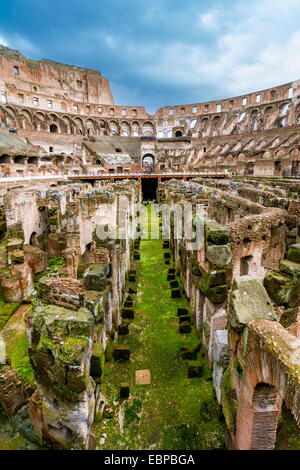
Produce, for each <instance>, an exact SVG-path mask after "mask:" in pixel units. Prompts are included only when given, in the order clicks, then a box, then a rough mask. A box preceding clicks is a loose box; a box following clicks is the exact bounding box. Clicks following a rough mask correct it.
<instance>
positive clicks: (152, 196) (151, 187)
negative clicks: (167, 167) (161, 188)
mask: <svg viewBox="0 0 300 470" xmlns="http://www.w3.org/2000/svg"><path fill="white" fill-rule="evenodd" d="M157 185H158V180H157V178H142V194H143V201H156V191H157Z"/></svg>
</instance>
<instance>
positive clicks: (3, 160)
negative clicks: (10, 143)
mask: <svg viewBox="0 0 300 470" xmlns="http://www.w3.org/2000/svg"><path fill="white" fill-rule="evenodd" d="M10 163H12V158H11V156H9V155H1V156H0V164H10Z"/></svg>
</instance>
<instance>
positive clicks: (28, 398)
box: [0, 46, 300, 450]
mask: <svg viewBox="0 0 300 470" xmlns="http://www.w3.org/2000/svg"><path fill="white" fill-rule="evenodd" d="M0 72H1V78H0V123H1V128H0V286H1V291H0V409H1V415H3V416H5V419H7V420H8V422H9V425H11V426H12V427H13V428H14V429H15V430H17V432H18V433H19V434H20V435H21V436H23V437H24V438H25V439H26V442H29V443H30V444H28V445H31V444H32V445H33V446H36V448H53V449H95V448H99V435H98V434H97V432H98V431H97V429H98V428H97V426H96V427H95V423H98V422H99V421H100V423H101V420H102V419H103V417H104V415H105V413H104V410H105V409H106V408H107V407H106V401H107V400H109V399H110V398H112V397H109V396H104V394H103V387H102V384H103V382H104V381H105V380H106V379H105V377H104V371H105V368H106V367H107V364H108V363H109V364H115V363H117V362H118V361H124V363H125V362H126V361H130V360H131V359H130V357H131V354H132V351H131V350H130V348H129V347H128V346H126V345H124V344H123V343H122V341H121V340H120V338H121V339H122V337H124V336H126V335H128V334H130V328H131V327H130V325H131V323H130V322H132V321H133V319H134V316H135V315H138V314H139V312H138V311H137V309H136V298H138V296H139V295H141V294H142V293H141V292H139V284H138V282H137V276H138V274H137V269H136V267H138V266H139V263H140V252H139V248H140V241H139V240H135V241H134V240H133V238H132V236H131V235H132V233H131V229H132V227H131V222H132V220H134V219H135V216H136V215H137V211H138V210H139V206H138V204H139V203H140V202H141V201H142V200H143V199H144V200H146V199H150V200H154V199H157V201H158V202H159V203H161V204H167V205H168V206H169V207H171V208H172V207H173V206H174V204H179V205H182V206H183V205H184V204H185V203H188V202H189V203H192V204H193V205H195V204H198V205H200V206H201V207H202V209H203V214H202V215H201V217H200V216H199V215H194V217H193V224H194V225H197V224H201V226H202V227H203V228H204V243H203V244H202V245H201V247H199V248H197V249H192V250H191V249H189V248H188V247H189V241H190V240H188V239H185V238H183V239H181V240H178V239H177V238H176V237H175V234H174V225H171V233H170V236H169V238H168V240H165V244H164V249H166V252H165V258H164V262H165V263H166V265H167V266H168V265H170V267H169V271H168V281H169V282H170V283H171V292H172V297H174V298H176V297H181V296H186V298H187V299H188V302H189V309H188V310H184V309H183V310H184V311H182V312H181V313H180V312H179V313H180V315H179V318H180V320H179V331H180V333H182V334H185V335H188V334H189V332H190V331H191V328H192V327H193V328H194V329H195V331H196V334H197V335H198V337H199V344H198V346H197V348H196V349H194V350H191V349H190V348H189V347H183V348H182V349H181V352H180V354H181V357H182V358H183V359H182V360H188V361H190V360H191V363H190V362H188V363H189V379H190V380H195V379H194V378H193V377H195V376H199V375H201V374H202V372H203V370H202V369H203V367H204V366H203V363H201V364H200V365H201V367H202V369H201V367H200V365H199V361H197V360H195V359H196V357H198V356H197V354H201V358H205V361H206V363H205V364H206V365H209V369H210V370H211V372H212V380H213V386H214V394H215V399H216V400H217V402H218V404H219V407H220V410H221V415H222V418H221V419H223V420H224V421H225V428H226V430H225V433H224V439H225V442H226V446H227V448H230V449H256V450H257V449H262V450H266V449H270V450H271V449H274V448H275V447H276V448H297V449H298V448H300V431H299V427H300V339H299V338H300V329H299V325H300V317H299V307H300V229H299V214H300V183H299V179H297V178H299V176H300V153H299V150H300V147H299V139H300V98H299V96H298V95H299V89H300V86H299V82H298V81H295V82H291V83H288V84H286V85H282V86H278V87H276V88H274V89H270V90H264V91H258V92H257V93H251V94H248V95H245V96H241V97H234V98H229V99H225V100H221V101H218V102H208V103H196V104H191V105H180V106H167V107H163V108H161V109H159V110H158V111H157V112H156V113H155V114H154V115H150V114H148V113H147V112H146V111H145V109H144V108H143V107H134V106H132V107H128V106H124V107H122V106H116V105H115V103H114V99H113V96H112V93H111V90H110V85H109V82H108V80H107V79H105V78H104V77H102V75H101V74H100V73H99V72H98V71H95V70H89V69H84V68H81V67H76V66H67V65H64V64H59V63H56V62H52V61H48V60H42V61H39V62H38V61H32V60H30V59H27V58H25V57H24V56H22V54H20V53H19V52H18V51H13V50H11V49H8V48H5V47H2V46H1V47H0ZM122 200H126V201H127V202H126V205H125V206H122V211H123V212H122V211H120V210H119V209H120V205H121V201H122ZM124 207H125V209H124ZM120 214H122V217H121V215H120ZM156 215H157V214H156ZM157 216H158V217H159V214H158V215H157ZM113 227H114V228H115V229H116V231H115V233H112V232H111V230H112V228H113ZM134 229H135V230H136V229H137V230H139V229H140V227H134ZM120 231H122V236H120ZM100 233H102V234H108V236H103V237H101V236H99V234H100ZM124 235H125V236H124ZM162 243H163V242H162ZM153 308H155V307H153ZM179 310H180V309H179ZM181 310H182V309H181ZM194 360H195V361H194ZM114 361H115V362H114ZM193 361H194V362H193ZM205 367H206V366H205ZM200 369H201V370H200ZM140 372H145V371H140ZM150 372H151V370H150ZM147 374H148V372H147ZM147 374H146V377H147V380H150V375H149V374H148V375H147ZM130 387H131V384H128V383H127V382H125V383H122V384H121V392H120V393H121V398H122V400H126V399H128V397H129V395H130ZM214 409H217V408H214ZM107 414H108V411H106V415H107ZM292 427H293V429H295V430H296V431H295V435H294V434H293V436H290V435H289V434H287V433H289V432H291V431H290V429H292ZM282 435H283V436H284V438H283V439H282V437H281V436H282ZM289 438H291V439H292V440H291V439H290V440H289ZM101 439H102V440H103V437H102V438H101ZM101 439H100V440H101ZM104 440H105V439H104ZM0 441H1V433H0ZM287 442H288V444H286V443H287ZM291 443H292V444H291ZM216 447H217V444H216Z"/></svg>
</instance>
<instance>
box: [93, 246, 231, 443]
mask: <svg viewBox="0 0 300 470" xmlns="http://www.w3.org/2000/svg"><path fill="white" fill-rule="evenodd" d="M166 251H169V250H166V249H164V248H163V240H141V242H140V260H139V261H135V262H133V264H132V267H131V268H132V269H136V271H137V284H136V287H137V295H133V297H134V309H135V317H134V319H133V320H132V321H131V322H130V325H129V334H128V335H126V336H122V337H119V340H118V343H121V344H124V345H127V346H129V347H130V351H131V358H130V361H126V362H115V361H114V360H112V362H107V363H106V365H105V372H104V377H103V384H102V385H101V390H102V393H103V394H104V395H105V397H106V398H107V400H108V403H107V406H106V410H105V412H104V419H102V420H100V419H99V421H96V423H95V424H94V427H93V432H94V433H95V435H96V438H97V448H98V449H110V450H111V449H132V450H134V449H159V450H164V449H165V450H175V449H178V450H181V449H182V450H184V449H186V450H189V449H216V448H223V446H224V423H223V421H222V418H221V416H220V415H219V407H218V404H217V402H216V400H215V398H214V392H213V385H212V378H211V373H210V370H209V368H208V365H207V364H206V365H205V367H204V374H203V377H201V378H198V377H196V378H188V367H187V363H186V361H184V360H183V359H182V358H181V356H180V348H181V347H182V346H183V345H189V346H195V347H196V346H197V345H198V344H199V341H200V340H199V337H198V336H197V335H196V332H195V329H194V328H192V331H191V333H189V334H180V333H179V331H178V323H179V322H178V317H177V309H178V307H181V308H185V309H189V304H188V301H187V299H186V298H185V296H184V295H183V296H182V297H181V298H177V299H171V290H170V283H169V281H167V276H168V268H170V267H172V266H173V265H172V260H171V265H170V266H168V265H166V264H165V259H164V253H165V252H166ZM176 279H177V280H178V281H179V282H180V279H179V277H178V276H176ZM199 354H201V352H200V353H199ZM199 354H198V357H199ZM136 370H149V371H150V374H151V383H150V385H136V383H135V372H136ZM123 382H128V383H129V385H130V397H129V399H127V400H120V397H119V391H120V384H121V383H123ZM100 439H101V443H102V444H101V445H99V440H100Z"/></svg>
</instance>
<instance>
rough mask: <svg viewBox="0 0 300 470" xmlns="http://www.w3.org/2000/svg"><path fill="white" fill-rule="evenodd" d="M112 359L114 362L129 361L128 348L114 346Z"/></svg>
mask: <svg viewBox="0 0 300 470" xmlns="http://www.w3.org/2000/svg"><path fill="white" fill-rule="evenodd" d="M113 358H114V360H115V361H129V359H130V348H129V347H128V346H123V345H118V346H115V347H114V351H113Z"/></svg>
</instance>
